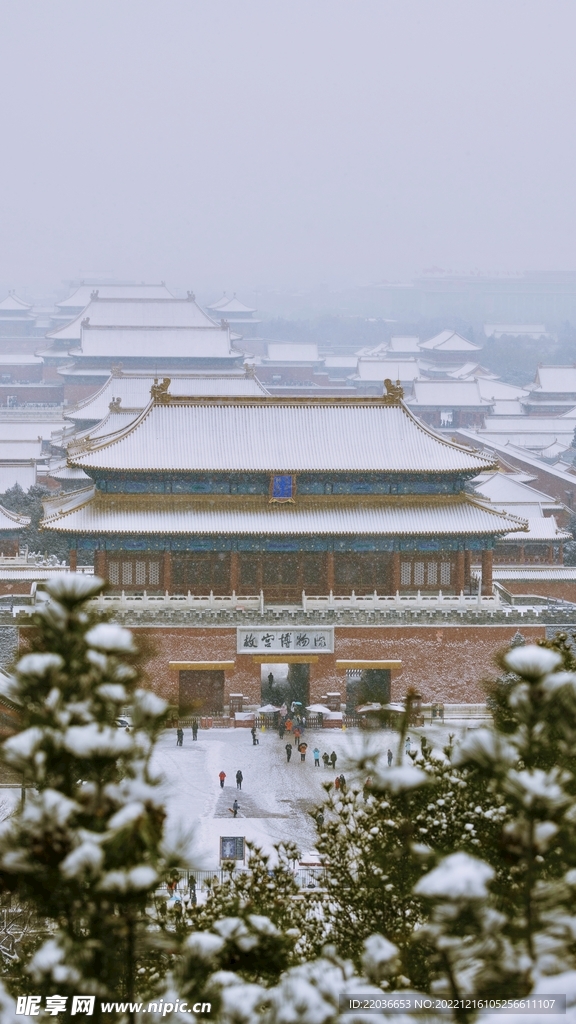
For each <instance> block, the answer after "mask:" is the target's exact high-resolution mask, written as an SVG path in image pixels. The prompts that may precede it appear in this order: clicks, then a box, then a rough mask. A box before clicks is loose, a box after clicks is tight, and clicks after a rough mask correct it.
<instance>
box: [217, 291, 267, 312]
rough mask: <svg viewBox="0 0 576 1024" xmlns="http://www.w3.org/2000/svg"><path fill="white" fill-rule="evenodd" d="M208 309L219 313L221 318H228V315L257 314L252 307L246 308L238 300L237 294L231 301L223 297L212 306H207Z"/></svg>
mask: <svg viewBox="0 0 576 1024" xmlns="http://www.w3.org/2000/svg"><path fill="white" fill-rule="evenodd" d="M206 309H211V310H213V311H214V312H217V313H218V314H219V315H220V316H226V314H227V313H255V312H256V310H255V309H251V307H250V306H245V305H244V303H243V302H240V299H237V298H236V293H234V295H233V296H232V298H231V299H229V298H227V297H226V295H223V296H222V298H221V299H218V302H213V303H212V304H211V305H210V306H206Z"/></svg>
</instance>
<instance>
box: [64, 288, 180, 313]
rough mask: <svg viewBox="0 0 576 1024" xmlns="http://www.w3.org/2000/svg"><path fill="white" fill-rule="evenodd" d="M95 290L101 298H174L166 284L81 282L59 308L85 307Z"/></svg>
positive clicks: (72, 309)
mask: <svg viewBox="0 0 576 1024" xmlns="http://www.w3.org/2000/svg"><path fill="white" fill-rule="evenodd" d="M94 292H98V298H100V299H172V298H173V297H174V296H173V295H172V292H170V291H169V290H168V288H167V287H166V285H165V284H81V285H79V287H78V288H76V289H75V290H74V291H73V292H72V294H71V295H69V296H68V297H67V298H66V299H62V301H61V302H57V303H56V307H57V309H61V310H63V311H68V310H70V311H74V310H76V309H85V308H86V306H87V305H88V303H89V302H90V299H91V298H92V295H93V293H94Z"/></svg>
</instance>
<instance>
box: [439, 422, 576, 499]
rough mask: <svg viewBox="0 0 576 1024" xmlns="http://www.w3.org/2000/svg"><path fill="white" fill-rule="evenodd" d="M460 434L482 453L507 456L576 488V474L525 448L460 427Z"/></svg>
mask: <svg viewBox="0 0 576 1024" xmlns="http://www.w3.org/2000/svg"><path fill="white" fill-rule="evenodd" d="M458 434H459V435H460V436H461V437H466V438H468V439H469V441H470V443H471V444H473V445H475V446H476V447H477V448H478V449H481V450H482V453H483V454H484V455H485V456H487V455H488V454H489V453H490V452H491V451H492V452H494V453H495V454H499V455H502V456H503V457H504V459H506V456H507V455H508V456H510V457H511V458H513V459H515V460H517V461H518V462H522V463H523V464H524V465H526V466H531V467H532V468H533V469H535V470H536V471H537V472H542V471H544V472H546V473H548V474H549V475H550V476H553V477H556V478H557V479H558V480H561V481H562V482H563V483H567V484H570V485H571V487H576V474H574V473H569V472H567V471H566V470H565V469H560V468H559V467H558V465H555V466H551V465H550V464H547V463H545V462H542V460H541V459H539V458H537V456H536V455H534V453H533V452H528V451H526V449H525V448H521V447H518V446H517V445H513V444H509V443H505V442H503V441H501V440H500V439H499V438H498V437H496V438H495V437H494V436H492V435H491V434H489V435H487V436H485V435H482V434H480V433H478V432H477V431H474V430H469V429H468V428H464V427H458Z"/></svg>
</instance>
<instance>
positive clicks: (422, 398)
mask: <svg viewBox="0 0 576 1024" xmlns="http://www.w3.org/2000/svg"><path fill="white" fill-rule="evenodd" d="M408 404H409V405H411V406H422V407H429V406H438V407H441V408H447V409H451V408H454V407H455V406H471V407H478V406H490V401H489V400H488V399H486V398H483V397H482V395H481V393H480V388H479V386H478V381H477V380H415V381H414V397H413V398H410V399H408Z"/></svg>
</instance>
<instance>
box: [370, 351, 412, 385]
mask: <svg viewBox="0 0 576 1024" xmlns="http://www.w3.org/2000/svg"><path fill="white" fill-rule="evenodd" d="M419 374H420V367H419V365H418V362H417V361H416V359H366V358H364V357H362V358H361V359H359V360H358V371H357V378H358V380H376V381H382V382H384V381H385V380H386V378H390V380H399V381H403V382H410V381H413V380H415V378H416V377H418V376H419Z"/></svg>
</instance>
